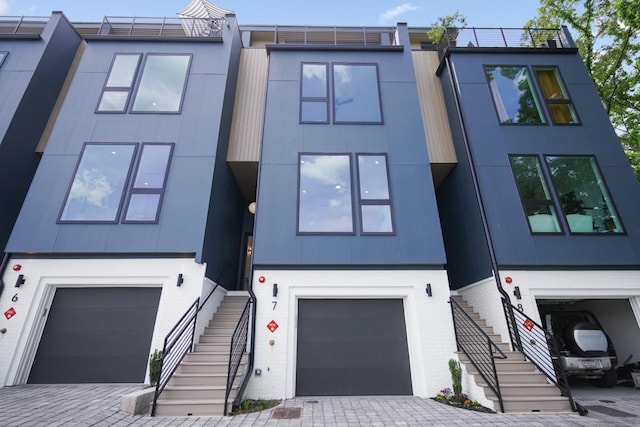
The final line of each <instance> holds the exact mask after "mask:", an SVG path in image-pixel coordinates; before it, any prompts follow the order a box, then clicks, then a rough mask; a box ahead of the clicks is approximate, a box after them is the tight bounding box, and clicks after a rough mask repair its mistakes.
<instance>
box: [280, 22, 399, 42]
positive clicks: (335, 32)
mask: <svg viewBox="0 0 640 427" xmlns="http://www.w3.org/2000/svg"><path fill="white" fill-rule="evenodd" d="M395 33H396V30H395V28H394V27H369V28H367V27H321V26H319V27H316V26H314V27H307V26H276V27H275V31H274V40H273V43H274V44H291V45H304V46H309V45H334V46H348V45H356V46H396V45H397V43H396V37H395Z"/></svg>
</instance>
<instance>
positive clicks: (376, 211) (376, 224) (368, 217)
mask: <svg viewBox="0 0 640 427" xmlns="http://www.w3.org/2000/svg"><path fill="white" fill-rule="evenodd" d="M361 209H362V210H361V212H362V232H363V233H393V225H392V224H391V206H389V205H362V206H361Z"/></svg>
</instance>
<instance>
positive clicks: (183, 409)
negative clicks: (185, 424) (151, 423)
mask: <svg viewBox="0 0 640 427" xmlns="http://www.w3.org/2000/svg"><path fill="white" fill-rule="evenodd" d="M231 403H232V402H231V401H230V402H229V409H230V406H231ZM223 414H224V399H188V400H164V399H158V402H157V406H156V416H174V417H186V416H194V417H202V416H222V415H223Z"/></svg>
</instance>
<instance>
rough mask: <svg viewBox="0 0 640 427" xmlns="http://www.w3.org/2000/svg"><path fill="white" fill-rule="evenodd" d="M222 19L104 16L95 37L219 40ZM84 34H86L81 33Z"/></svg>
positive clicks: (223, 21)
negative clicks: (201, 38) (202, 38)
mask: <svg viewBox="0 0 640 427" xmlns="http://www.w3.org/2000/svg"><path fill="white" fill-rule="evenodd" d="M224 23H225V20H224V18H166V17H164V18H146V17H136V16H134V17H127V16H105V17H104V19H103V20H102V24H100V25H99V26H98V27H96V28H97V31H96V33H95V34H93V35H95V36H106V37H206V38H221V37H222V30H223V28H224ZM83 33H84V34H88V32H86V31H83Z"/></svg>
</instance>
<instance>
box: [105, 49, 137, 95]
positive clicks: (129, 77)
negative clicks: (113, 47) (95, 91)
mask: <svg viewBox="0 0 640 427" xmlns="http://www.w3.org/2000/svg"><path fill="white" fill-rule="evenodd" d="M139 61H140V54H136V55H116V58H115V59H114V61H113V66H112V67H111V72H110V73H109V78H108V79H107V84H106V86H107V87H126V88H130V87H131V86H132V85H133V79H134V78H135V76H136V69H137V68H138V62H139Z"/></svg>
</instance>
